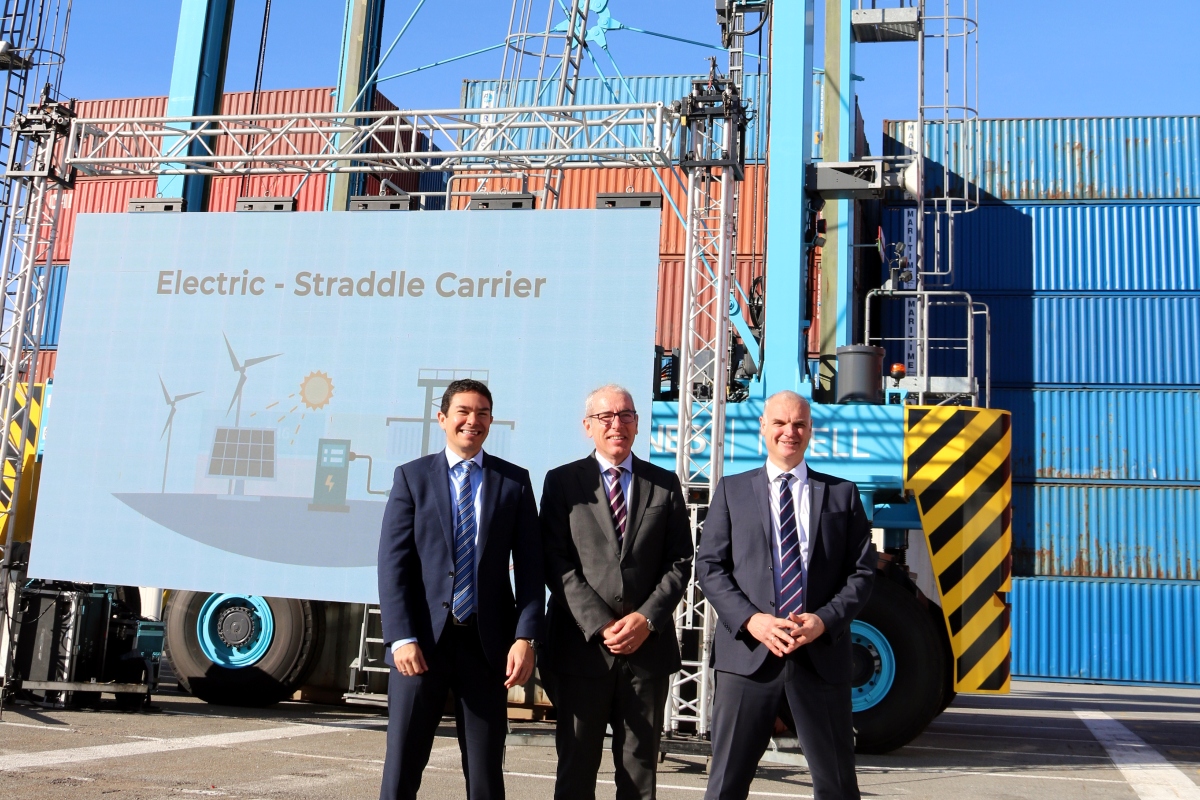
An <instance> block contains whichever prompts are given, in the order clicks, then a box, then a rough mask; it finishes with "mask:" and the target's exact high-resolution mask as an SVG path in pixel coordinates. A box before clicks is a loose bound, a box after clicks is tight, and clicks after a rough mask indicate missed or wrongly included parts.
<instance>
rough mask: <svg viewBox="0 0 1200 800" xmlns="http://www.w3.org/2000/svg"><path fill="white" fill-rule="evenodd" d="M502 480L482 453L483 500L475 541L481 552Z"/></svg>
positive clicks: (498, 496) (487, 457) (489, 527)
mask: <svg viewBox="0 0 1200 800" xmlns="http://www.w3.org/2000/svg"><path fill="white" fill-rule="evenodd" d="M503 480H504V476H503V475H501V474H500V472H499V471H498V470H496V469H494V468H493V462H492V457H491V456H489V455H488V454H487V453H484V454H483V486H482V487H481V489H480V491H482V492H483V500H482V502H481V503H480V508H479V537H478V538H477V540H476V543H475V549H476V550H477V551H479V552H480V553H482V552H483V548H484V545H486V544H487V537H488V532H489V531H490V530H491V527H492V515H493V514H494V513H495V510H496V504H497V503H498V502H499V500H500V483H501V482H502V481H503Z"/></svg>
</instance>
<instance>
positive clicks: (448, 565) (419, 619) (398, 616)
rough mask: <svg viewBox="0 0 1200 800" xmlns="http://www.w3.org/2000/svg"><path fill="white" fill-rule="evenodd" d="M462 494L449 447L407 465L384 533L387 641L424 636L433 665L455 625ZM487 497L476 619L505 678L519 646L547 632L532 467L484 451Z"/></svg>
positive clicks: (399, 473)
mask: <svg viewBox="0 0 1200 800" xmlns="http://www.w3.org/2000/svg"><path fill="white" fill-rule="evenodd" d="M452 491H453V488H452V485H451V482H450V468H449V464H448V462H447V461H446V454H445V452H444V451H441V452H438V453H434V454H433V455H428V456H424V457H423V458H418V459H416V460H415V461H410V462H408V463H407V464H403V465H401V466H400V467H397V468H396V475H395V480H394V482H393V485H392V493H391V495H390V496H389V497H388V502H387V508H386V510H385V511H384V513H383V530H382V532H381V533H380V536H379V608H380V613H381V616H382V619H383V639H384V641H385V642H394V641H396V640H398V639H409V638H413V639H416V640H417V644H419V645H420V646H421V650H422V652H423V653H424V654H425V656H426V659H427V660H428V658H429V657H430V656H431V655H432V653H433V649H434V645H435V644H436V643H437V641H438V640H439V639H440V638H441V636H442V632H443V631H444V630H445V629H446V625H447V622H448V620H449V618H450V601H451V598H452V596H453V591H454V588H453V587H454V516H453V512H452V511H451V499H450V498H451V493H452ZM481 491H482V492H483V498H482V503H481V509H480V518H479V520H478V521H477V524H478V526H479V530H478V537H477V540H476V551H475V561H476V565H477V567H476V578H475V603H476V608H477V611H476V619H477V622H478V626H477V627H478V630H479V637H480V639H481V640H482V642H483V651H484V654H485V656H486V658H487V660H488V664H489V665H490V666H491V667H493V668H494V669H497V670H498V671H499V672H500V673H501V674H502V673H503V672H504V669H505V666H506V662H507V657H508V650H509V647H511V646H512V643H513V640H514V639H518V638H521V639H535V638H537V637H538V636H539V635H540V632H541V624H542V614H543V612H542V605H543V602H544V600H545V588H544V587H545V584H544V583H543V574H542V543H541V535H540V529H539V527H538V516H537V503H536V501H535V500H534V496H533V487H532V485H531V483H530V480H529V471H528V470H526V469H524V468H522V467H518V466H516V465H515V464H510V463H509V462H507V461H504V460H503V459H499V458H496V457H495V456H491V455H488V454H487V453H484V456H483V487H482V489H481ZM510 557H511V559H512V565H513V570H512V575H513V581H512V582H510V581H509V568H508V567H509V559H510ZM514 586H515V587H516V592H515V595H514V592H513V587H514ZM387 661H388V663H392V659H391V653H388V654H387Z"/></svg>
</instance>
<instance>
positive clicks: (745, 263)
mask: <svg viewBox="0 0 1200 800" xmlns="http://www.w3.org/2000/svg"><path fill="white" fill-rule="evenodd" d="M685 268H686V263H685V262H684V261H683V260H682V259H673V258H666V257H664V258H663V260H662V262H661V263H660V264H659V269H658V306H657V312H656V314H657V316H656V319H655V326H654V330H655V334H654V343H655V344H657V345H662V346H663V347H664V348H666V349H667V350H670V349H672V348H675V347H679V346H680V345H681V343H682V338H683V337H682V333H681V332H682V330H683V328H682V327H681V326H682V325H683V276H684V270H685ZM734 273H735V275H736V276H737V280H738V284H739V285H740V286H742V287H745V289H746V290H747V291H749V288H750V286H751V285H752V284H753V282H754V279H755V278H756V277H759V276H761V275H762V274H763V263H762V261H750V260H741V261H738V262H737V264H736V265H735V267H734ZM738 303H739V306H740V307H741V313H743V314H745V313H746V302H745V298H743V297H741V296H740V294H739V297H738ZM706 321H707V322H709V324H708V325H705V324H704V323H705V322H706ZM699 328H700V332H701V335H702V336H711V335H712V325H711V320H701V324H700V326H699ZM756 357H757V354H756Z"/></svg>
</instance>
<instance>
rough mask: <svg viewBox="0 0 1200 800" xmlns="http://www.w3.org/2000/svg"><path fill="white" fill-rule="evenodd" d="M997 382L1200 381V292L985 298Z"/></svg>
mask: <svg viewBox="0 0 1200 800" xmlns="http://www.w3.org/2000/svg"><path fill="white" fill-rule="evenodd" d="M973 296H974V299H976V300H983V301H985V302H986V303H987V304H988V307H989V308H990V310H991V317H992V343H993V348H994V349H995V354H996V355H997V356H999V355H1000V354H1001V353H1002V354H1003V357H1002V358H1000V357H996V358H994V359H993V361H992V383H993V385H996V386H997V387H998V388H1005V387H1023V386H1031V385H1033V384H1088V385H1093V386H1097V387H1103V386H1109V387H1114V388H1118V387H1122V386H1125V387H1132V386H1133V385H1139V384H1141V385H1154V386H1158V387H1168V386H1169V387H1183V386H1197V385H1200V293H1191V294H1186V295H1182V294H1181V295H1159V294H1139V295H1131V296H1119V295H1118V296H1111V295H1104V294H1094V295H1032V296H1024V297H1021V296H1013V295H988V294H986V293H974V294H973Z"/></svg>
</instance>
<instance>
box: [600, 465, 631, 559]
mask: <svg viewBox="0 0 1200 800" xmlns="http://www.w3.org/2000/svg"><path fill="white" fill-rule="evenodd" d="M604 474H605V475H607V476H608V478H609V482H608V508H609V510H610V511H612V516H613V526H614V527H615V528H616V529H617V544H618V545H621V544H622V543H623V542H624V540H625V524H626V513H625V492H623V491H622V490H621V468H620V467H613V468H611V469H607V470H605V471H604Z"/></svg>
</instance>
